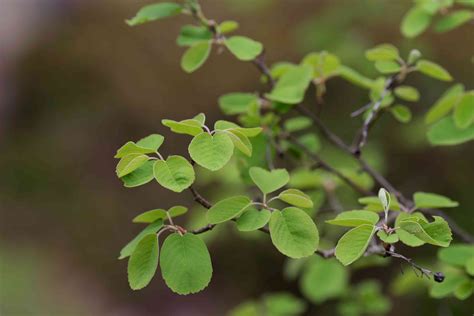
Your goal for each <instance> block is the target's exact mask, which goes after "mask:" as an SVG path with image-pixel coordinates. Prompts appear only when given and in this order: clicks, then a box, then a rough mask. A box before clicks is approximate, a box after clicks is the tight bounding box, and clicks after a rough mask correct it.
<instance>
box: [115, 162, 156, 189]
mask: <svg viewBox="0 0 474 316" xmlns="http://www.w3.org/2000/svg"><path fill="white" fill-rule="evenodd" d="M154 163H155V162H154V161H153V160H148V161H147V162H145V163H144V164H143V165H142V166H141V167H139V168H137V169H135V170H134V171H133V172H131V173H129V174H127V175H126V176H123V177H121V178H120V180H122V181H123V184H124V186H125V187H126V188H133V187H137V186H140V185H143V184H146V183H148V182H150V181H151V180H153V178H154V175H153V164H154Z"/></svg>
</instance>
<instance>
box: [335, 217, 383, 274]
mask: <svg viewBox="0 0 474 316" xmlns="http://www.w3.org/2000/svg"><path fill="white" fill-rule="evenodd" d="M374 233H375V226H373V225H368V224H363V225H360V226H357V227H355V228H353V229H351V230H350V231H348V232H347V233H345V234H344V235H343V236H342V237H341V239H339V241H338V242H337V246H336V258H337V259H338V260H339V261H340V262H341V263H342V264H343V265H345V266H347V265H349V264H351V263H353V262H354V261H356V260H357V259H359V258H360V257H361V256H362V255H363V254H364V252H365V250H366V249H367V246H368V245H369V242H370V240H371V239H372V236H373V235H374Z"/></svg>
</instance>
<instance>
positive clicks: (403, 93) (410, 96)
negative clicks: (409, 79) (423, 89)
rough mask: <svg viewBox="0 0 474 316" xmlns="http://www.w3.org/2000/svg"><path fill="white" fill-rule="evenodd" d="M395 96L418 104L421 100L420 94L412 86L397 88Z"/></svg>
mask: <svg viewBox="0 0 474 316" xmlns="http://www.w3.org/2000/svg"><path fill="white" fill-rule="evenodd" d="M394 93H395V95H396V96H397V97H399V98H401V99H403V100H405V101H412V102H416V101H418V100H419V99H420V93H419V92H418V90H416V89H415V88H413V87H410V86H399V87H396V88H395V91H394Z"/></svg>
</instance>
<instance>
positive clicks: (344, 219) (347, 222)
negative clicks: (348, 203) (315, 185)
mask: <svg viewBox="0 0 474 316" xmlns="http://www.w3.org/2000/svg"><path fill="white" fill-rule="evenodd" d="M378 221H379V216H378V215H377V213H374V212H370V211H346V212H342V213H340V214H338V215H337V216H336V218H334V219H331V220H327V221H326V223H328V224H331V225H337V226H348V227H356V226H360V225H364V224H366V225H372V226H373V225H375V224H377V222H378Z"/></svg>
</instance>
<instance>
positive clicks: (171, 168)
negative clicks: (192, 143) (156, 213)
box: [153, 156, 195, 192]
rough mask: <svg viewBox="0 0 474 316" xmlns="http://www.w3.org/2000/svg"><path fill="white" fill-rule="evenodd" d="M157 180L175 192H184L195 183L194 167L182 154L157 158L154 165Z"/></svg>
mask: <svg viewBox="0 0 474 316" xmlns="http://www.w3.org/2000/svg"><path fill="white" fill-rule="evenodd" d="M153 174H154V175H155V179H156V181H158V183H159V184H160V185H161V186H163V187H165V188H167V189H168V190H171V191H174V192H182V191H183V190H185V189H187V188H189V186H190V185H191V184H193V182H194V179H195V175H194V168H193V166H192V165H191V164H190V163H189V161H188V160H186V159H185V158H183V157H181V156H169V157H168V158H167V159H166V160H157V161H156V162H155V165H154V167H153Z"/></svg>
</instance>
